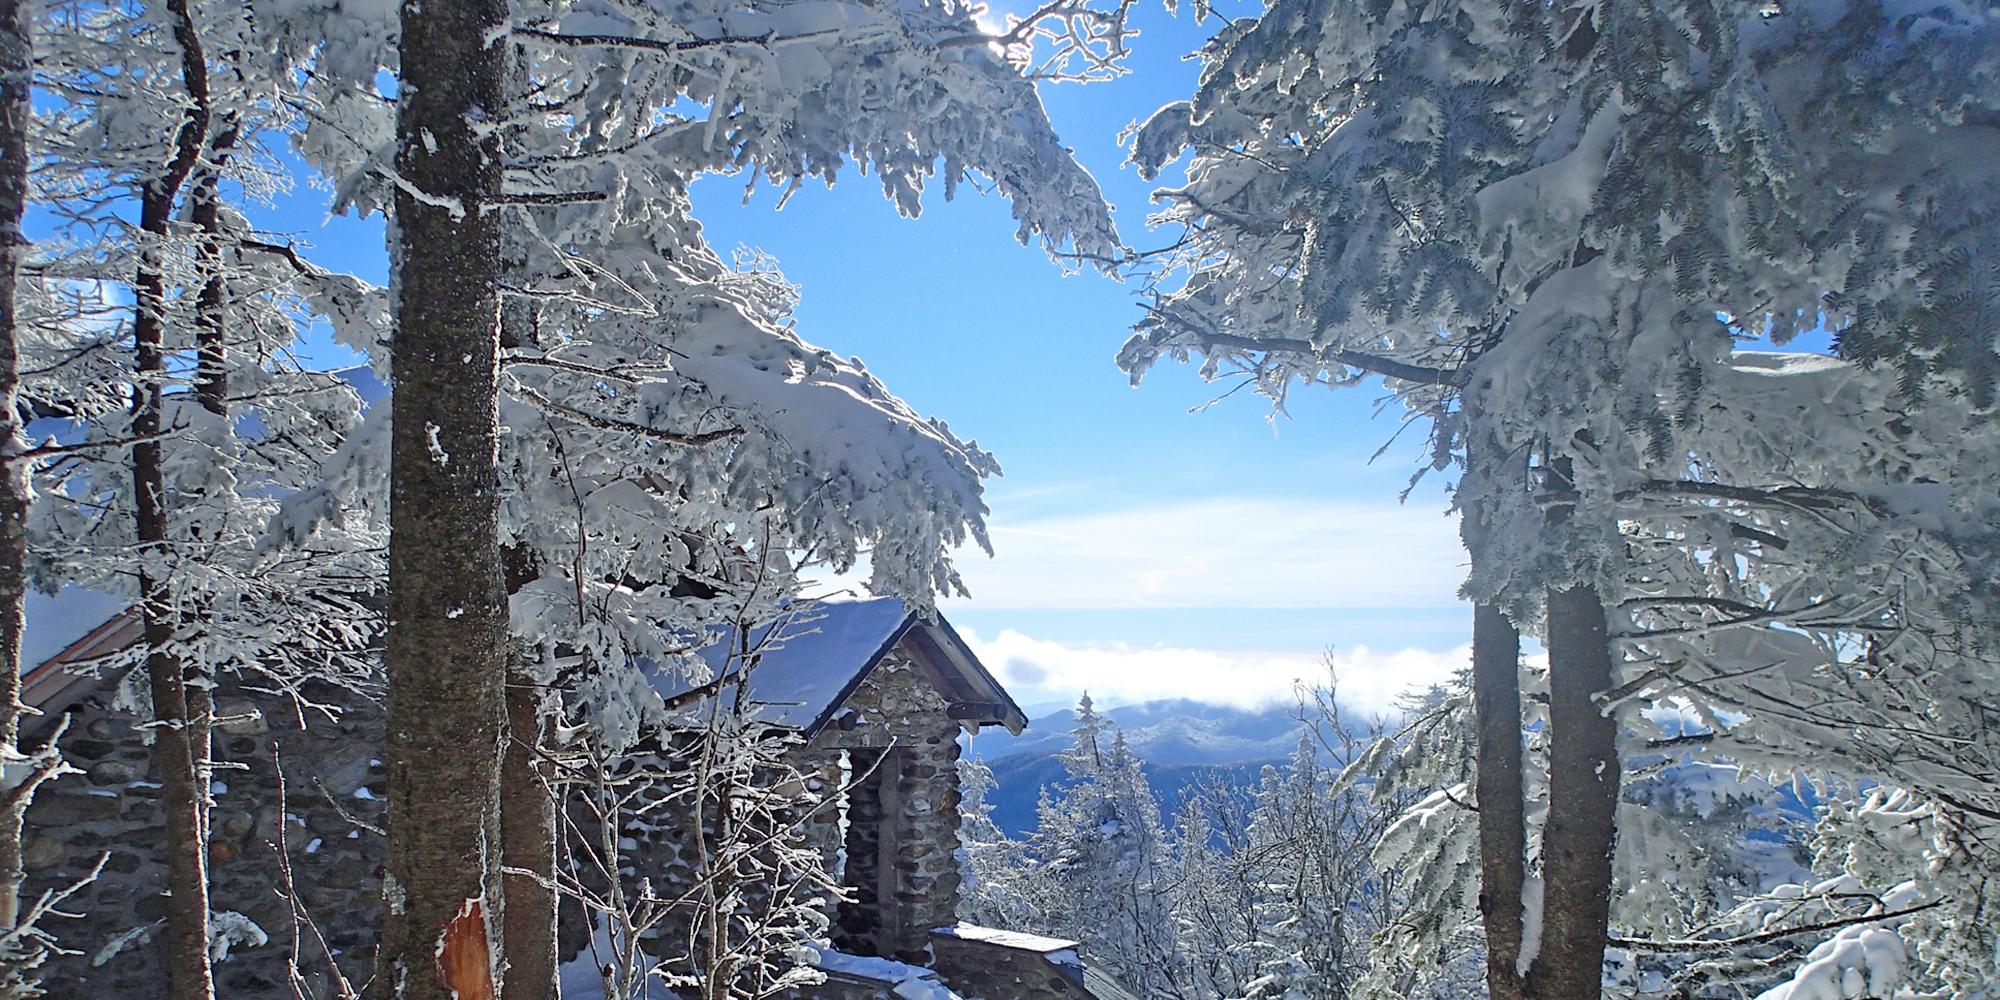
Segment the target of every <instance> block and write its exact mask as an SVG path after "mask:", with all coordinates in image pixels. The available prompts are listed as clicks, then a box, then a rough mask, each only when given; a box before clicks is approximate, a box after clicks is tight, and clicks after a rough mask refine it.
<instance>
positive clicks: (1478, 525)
mask: <svg viewBox="0 0 2000 1000" xmlns="http://www.w3.org/2000/svg"><path fill="white" fill-rule="evenodd" d="M1526 473H1527V468H1526V466H1525V465H1524V464H1521V463H1513V462H1506V463H1499V462H1495V461H1493V458H1492V453H1491V452H1490V451H1489V449H1488V448H1487V447H1485V446H1483V445H1481V444H1478V443H1474V442H1473V441H1471V440H1468V442H1467V445H1466V455H1465V478H1464V482H1463V488H1462V490H1461V493H1460V495H1461V497H1464V496H1478V495H1482V494H1486V493H1488V492H1489V491H1492V490H1496V489H1511V490H1519V489H1521V488H1523V487H1524V486H1525V485H1526V484H1525V482H1524V481H1523V479H1522V477H1523V476H1525V475H1526ZM1503 480H1504V481H1503ZM1491 530H1492V529H1491V526H1490V524H1489V523H1488V520H1487V512H1486V511H1485V510H1484V509H1483V508H1482V507H1480V506H1479V505H1478V504H1476V503H1475V504H1467V505H1466V506H1465V508H1464V509H1463V510H1462V511H1461V513H1460V518H1459V535H1460V537H1461V538H1462V539H1464V542H1465V549H1466V551H1467V552H1468V553H1470V554H1471V556H1472V560H1473V564H1474V565H1475V566H1477V565H1479V564H1480V561H1481V560H1482V559H1485V558H1487V556H1486V555H1485V549H1486V541H1487V535H1488V533H1489V532H1490V531H1491ZM1472 710H1473V717H1474V740H1475V742H1474V745H1475V746H1476V747H1477V753H1478V757H1477V759H1476V762H1475V771H1476V773H1475V776H1474V783H1475V785H1476V791H1477V795H1478V799H1479V915H1480V918H1481V922H1482V923H1483V924H1484V925H1485V928H1486V989H1487V993H1488V995H1489V996H1491V997H1492V998H1493V1000H1521V972H1520V965H1519V960H1520V955H1521V929H1522V928H1521V919H1522V918H1521V893H1522V888H1523V886H1524V885H1525V883H1526V882H1527V876H1528V830H1527V817H1526V810H1527V791H1526V788H1525V787H1524V782H1523V778H1522V774H1521V633H1520V632H1519V630H1517V629H1516V628H1515V627H1514V623H1513V621H1511V620H1510V619H1509V618H1508V617H1507V615H1506V613H1505V612H1503V611H1501V610H1500V608H1499V606H1498V605H1497V604H1495V603H1493V602H1492V600H1490V599H1489V600H1484V601H1479V602H1477V603H1475V604H1474V605H1473V608H1472Z"/></svg>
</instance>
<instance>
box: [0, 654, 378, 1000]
mask: <svg viewBox="0 0 2000 1000" xmlns="http://www.w3.org/2000/svg"><path fill="white" fill-rule="evenodd" d="M111 689H112V685H110V684H106V685H103V686H102V687H101V688H100V689H99V690H98V691H97V692H96V693H95V694H93V695H92V696H90V697H88V698H86V699H84V700H83V701H82V702H81V703H79V704H77V705H76V706H74V707H73V708H72V709H70V715H71V722H70V728H69V732H68V734H67V735H66V736H65V737H64V740H63V744H64V751H65V753H66V754H67V756H68V759H69V761H70V763H71V764H72V765H74V766H75V767H77V768H79V769H81V770H82V771H83V772H84V773H82V774H73V775H66V776H64V777H62V778H59V779H57V780H56V781H54V782H51V783H50V784H48V785H46V786H44V787H43V788H42V790H41V791H40V792H39V793H37V795H36V796H35V801H34V804H33V806H32V807H31V808H30V809H29V810H28V817H27V831H26V832H27V839H26V842H25V853H26V856H27V867H28V879H29V884H28V890H29V892H30V893H39V892H41V891H42V890H44V889H47V888H50V887H54V886H62V885H67V884H69V883H71V882H73V881H74V880H75V879H76V878H77V877H79V876H80V875H82V874H84V873H86V872H88V871H89V870H90V867H91V865H93V864H95V863H96V861H97V859H98V858H99V857H104V858H105V863H104V870H103V873H102V874H101V875H99V876H98V878H97V880H96V881H95V882H94V883H92V884H91V885H89V886H88V887H86V888H85V889H84V890H83V891H82V892H80V893H78V894H77V895H76V896H75V897H73V898H72V899H71V900H70V903H69V904H68V905H67V906H66V907H65V909H67V910H69V911H70V912H75V913H84V914H87V915H88V916H87V917H86V918H85V919H81V920H54V921H50V922H49V923H48V925H47V926H48V927H49V929H51V930H53V931H54V932H55V933H56V934H57V936H58V939H59V941H60V943H61V944H62V946H63V947H64V948H66V949H69V950H72V951H76V952H80V954H76V955H63V956H57V957H56V958H55V959H53V960H52V961H51V962H50V963H49V964H48V965H47V966H45V967H44V980H45V984H46V987H47V989H48V991H49V995H50V996H51V997H54V998H57V1000H65V998H78V1000H83V998H93V1000H94V998H108V997H118V998H121V1000H126V998H129V1000H150V998H153V997H160V996H164V995H165V981H164V977H163V976H161V974H160V967H159V966H160V958H159V949H158V946H157V944H156V943H155V941H154V938H155V936H156V935H157V933H158V931H159V930H160V926H161V925H160V920H161V917H162V915H163V914H164V913H165V911H166V904H167V898H166V896H165V895H164V890H165V886H166V868H165V865H164V863H163V861H162V859H161V856H160V847H159V845H160V841H161V832H160V831H161V822H160V811H159V799H158V794H159V783H158V781H157V776H156V775H154V774H153V773H152V760H151V752H150V749H149V748H148V747H147V746H146V744H145V741H144V740H143V738H142V736H141V734H140V733H139V732H138V731H136V730H134V729H133V725H132V724H133V721H134V720H133V718H132V717H131V716H130V715H129V714H127V713H125V712H122V711H119V710H117V709H115V708H113V707H112V705H111V693H112V690H111ZM313 694H314V695H315V696H316V697H323V698H328V699H329V700H331V699H332V698H333V697H334V696H333V694H332V693H330V692H313ZM342 697H344V699H345V700H347V701H350V702H359V703H360V705H359V707H358V708H357V709H354V710H350V711H348V712H346V713H344V715H343V716H342V718H340V719H338V720H333V719H328V718H326V717H325V716H324V715H315V714H306V715H305V718H306V719H307V720H308V722H309V723H310V724H309V725H307V726H304V727H301V726H300V723H299V720H300V716H301V713H300V712H299V711H298V710H297V709H296V707H295V706H294V705H293V704H292V702H291V701H290V700H289V699H286V698H281V697H276V696H272V695H269V694H264V693H260V692H255V691H250V690H246V689H245V688H244V687H243V686H241V685H237V684H233V683H228V684H225V685H223V686H222V687H221V688H220V689H219V690H218V691H217V699H216V701H217V712H216V715H217V717H218V718H219V719H222V720H224V721H223V722H222V723H221V724H220V725H219V726H218V727H217V729H216V732H215V749H214V753H215V757H216V759H217V761H218V762H219V763H220V766H219V767H218V769H217V771H216V773H215V781H214V788H213V794H214V798H215V806H214V811H213V813H212V814H211V816H210V829H211V831H212V838H211V844H210V848H209V868H210V871H209V877H210V889H209V894H210V908H211V909H212V910H214V911H217V912H223V911H234V912H236V913H240V914H242V915H243V916H245V917H247V918H249V920H250V921H251V922H253V923H254V924H255V925H256V926H257V927H258V928H259V929H260V930H261V932H262V933H263V934H264V935H265V936H266V937H267V940H266V942H265V943H263V944H261V945H259V944H255V943H253V941H251V940H237V941H235V942H233V943H232V945H231V947H230V949H229V956H228V959H227V960H226V961H224V962H222V963H221V964H219V965H218V966H217V967H216V987H217V990H218V992H219V993H220V994H221V995H222V996H228V997H265V996H280V995H288V991H287V990H286V987H285V983H286V971H285V967H286V965H287V962H288V955H289V954H290V950H291V938H292V919H291V909H290V907H289V906H287V905H286V903H285V902H284V901H283V900H282V899H281V898H280V897H279V895H278V891H277V887H278V886H280V885H281V884H282V879H283V874H282V870H281V866H280V865H279V863H278V853H277V848H276V844H277V841H278V830H279V822H280V810H279V808H278V794H277V780H276V773H277V772H276V770H275V769H274V767H273V763H272V762H273V756H272V751H273V746H274V745H275V747H276V748H277V755H278V757H277V759H278V760H280V761H282V762H283V765H284V771H285V779H286V781H285V784H286V799H285V808H284V810H283V814H284V816H285V822H286V823H287V825H286V826H285V840H286V846H287V848H288V854H289V857H290V859H291V869H292V877H293V880H294V882H295V884H296V885H297V887H298V893H299V898H300V901H301V902H302V903H303V904H304V906H305V907H306V909H307V911H308V912H309V913H310V914H311V916H312V917H313V919H314V922H315V923H316V924H317V925H318V927H319V930H320V933H322V934H323V935H325V938H326V942H327V945H328V947H330V948H331V949H333V951H334V952H335V954H336V955H337V960H338V961H339V962H340V963H341V967H342V968H343V969H344V970H345V973H346V974H347V975H348V976H349V977H351V978H353V979H354V980H355V981H356V982H359V981H362V980H365V979H366V978H367V976H368V971H369V968H370V965H371V964H372V962H373V961H374V941H375V918H376V911H377V909H378V907H379V906H380V905H381V904H380V900H381V859H382V840H381V837H380V836H378V835H376V834H375V833H373V832H371V831H370V830H369V829H368V827H371V826H372V827H377V828H379V826H380V824H381V820H382V806H383V802H382V800H380V799H379V798H375V797H374V792H373V791H372V790H369V789H370V783H371V782H379V779H380V777H381V773H380V770H379V767H380V765H379V764H378V763H377V761H376V760H375V757H374V755H375V754H376V753H377V752H378V751H377V749H376V748H378V747H379V746H380V745H381V739H382V714H381V709H380V706H379V705H377V704H374V703H372V702H367V701H365V700H362V699H359V698H357V697H356V696H353V695H344V696H342ZM48 721H50V720H42V722H43V725H44V726H46V724H47V722H48ZM42 731H44V732H45V731H47V730H46V728H44V729H42ZM379 788H380V785H379V783H378V784H375V785H374V789H377V790H379ZM309 933H310V932H308V935H309ZM252 937H254V935H253V936H252ZM308 942H309V943H308V944H307V945H306V946H305V947H304V948H303V949H302V954H303V955H304V956H305V959H304V960H303V961H302V962H301V964H302V965H303V966H305V971H306V973H307V975H308V979H309V981H318V980H321V979H322V978H323V977H324V976H325V973H326V966H325V963H324V959H323V958H321V957H320V955H321V953H320V952H318V950H317V948H316V947H315V946H314V945H312V944H311V943H310V937H309V936H308Z"/></svg>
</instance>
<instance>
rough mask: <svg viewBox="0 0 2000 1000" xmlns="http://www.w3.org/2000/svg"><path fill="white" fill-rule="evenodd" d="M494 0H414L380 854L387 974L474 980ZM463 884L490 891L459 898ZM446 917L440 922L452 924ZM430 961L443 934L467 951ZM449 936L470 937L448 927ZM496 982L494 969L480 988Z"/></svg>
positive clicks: (498, 736)
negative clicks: (383, 848)
mask: <svg viewBox="0 0 2000 1000" xmlns="http://www.w3.org/2000/svg"><path fill="white" fill-rule="evenodd" d="M507 22H508V14H507V4H506V3H505V2H504V0H456V2H453V3H424V2H421V0H406V2H405V3H404V4H403V8H402V24H403V32H402V38H401V42H400V46H401V57H402V66H403V78H402V89H401V92H400V97H399V101H400V103H399V107H398V113H397V123H396V133H397V134H396V138H397V151H396V162H395V171H396V174H397V191H396V206H395V216H396V221H395V227H394V229H393V232H394V234H395V235H394V238H393V245H392V266H393V267H394V268H395V271H396V277H395V286H396V288H397V296H396V303H395V319H396V334H395V342H394V345H393V349H392V354H391V377H392V383H393V401H392V405H393V407H394V412H395V421H394V424H393V426H392V437H391V447H390V477H389V478H390V542H389V633H388V648H387V661H388V673H389V697H388V703H389V704H388V709H389V718H388V734H387V736H388V740H387V752H386V754H385V760H386V762H387V768H388V789H389V817H388V838H387V840H388V843H387V848H388V858H387V873H386V877H385V880H384V890H383V891H384V896H385V904H386V905H385V908H384V916H383V928H382V944H381V950H380V952H379V954H378V958H377V966H378V983H379V987H378V988H379V989H380V990H381V991H382V992H383V994H384V995H385V996H387V997H391V998H398V1000H405V998H406V1000H452V998H454V997H457V998H459V1000H463V998H465V997H469V996H474V995H478V994H476V993H469V992H467V991H466V989H468V988H470V989H476V988H477V987H478V984H479V983H480V981H481V980H482V978H485V979H490V978H492V975H493V972H492V968H491V967H492V965H493V964H494V963H493V961H492V959H491V952H492V941H493V939H494V936H495V934H496V933H497V932H498V930H499V928H500V926H501V925H502V924H503V923H504V921H505V913H506V909H505V906H504V904H503V888H502V882H501V877H500V863H501V853H502V852H501V834H500V762H501V757H502V753H503V750H504V746H503V744H504V736H505V719H504V708H503V693H502V692H503V687H504V684H505V681H506V677H507V669H508V641H507V601H506V590H505V585H504V583H503V581H502V578H501V558H500V545H499V531H498V516H499V472H498V468H497V462H498V410H497V400H498V379H499V362H498V359H499V311H500V294H499V287H500V270H501V266H502V265H501V258H500V251H501V246H500V219H499V211H498V210H497V209H496V208H495V207H494V204H495V202H496V200H497V199H498V198H499V195H500V178H501V167H502V164H501V159H500V150H499V140H498V131H497V130H496V129H493V128H490V127H485V121H486V119H487V118H488V117H489V116H490V115H493V114H495V113H497V112H499V111H500V110H501V109H502V108H503V107H504V99H505V95H504V88H503V84H504V82H505V80H506V79H507V73H506V66H507V63H508V47H507V46H505V45H500V44H495V43H494V40H495V39H498V38H502V37H504V36H505V33H506V25H507ZM468 900H479V901H481V905H479V906H478V907H475V908H471V909H469V910H467V909H465V904H466V902H467V901H468ZM447 935H449V937H448V938H447ZM475 940H476V941H478V942H481V943H484V944H485V945H486V951H485V952H484V954H486V955H487V960H486V962H487V970H486V975H485V976H484V977H481V976H478V975H471V974H470V973H468V972H463V971H461V966H460V965H454V966H452V969H453V971H451V972H450V975H451V976H454V977H456V976H461V975H470V976H471V978H470V979H469V980H467V982H468V983H470V984H471V985H470V986H466V988H460V987H461V986H465V984H454V982H452V981H449V980H448V979H447V973H446V969H445V968H444V967H442V966H440V964H439V962H438V955H439V948H440V947H442V946H445V945H446V944H447V943H451V944H452V947H453V949H454V950H452V951H451V954H452V955H453V956H454V959H455V961H457V962H460V963H468V964H476V962H474V957H473V956H476V955H477V954H479V952H477V951H476V950H474V949H472V947H471V944H470V942H472V941H475ZM457 942H467V943H466V944H457ZM491 985H492V984H490V983H488V986H491Z"/></svg>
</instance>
